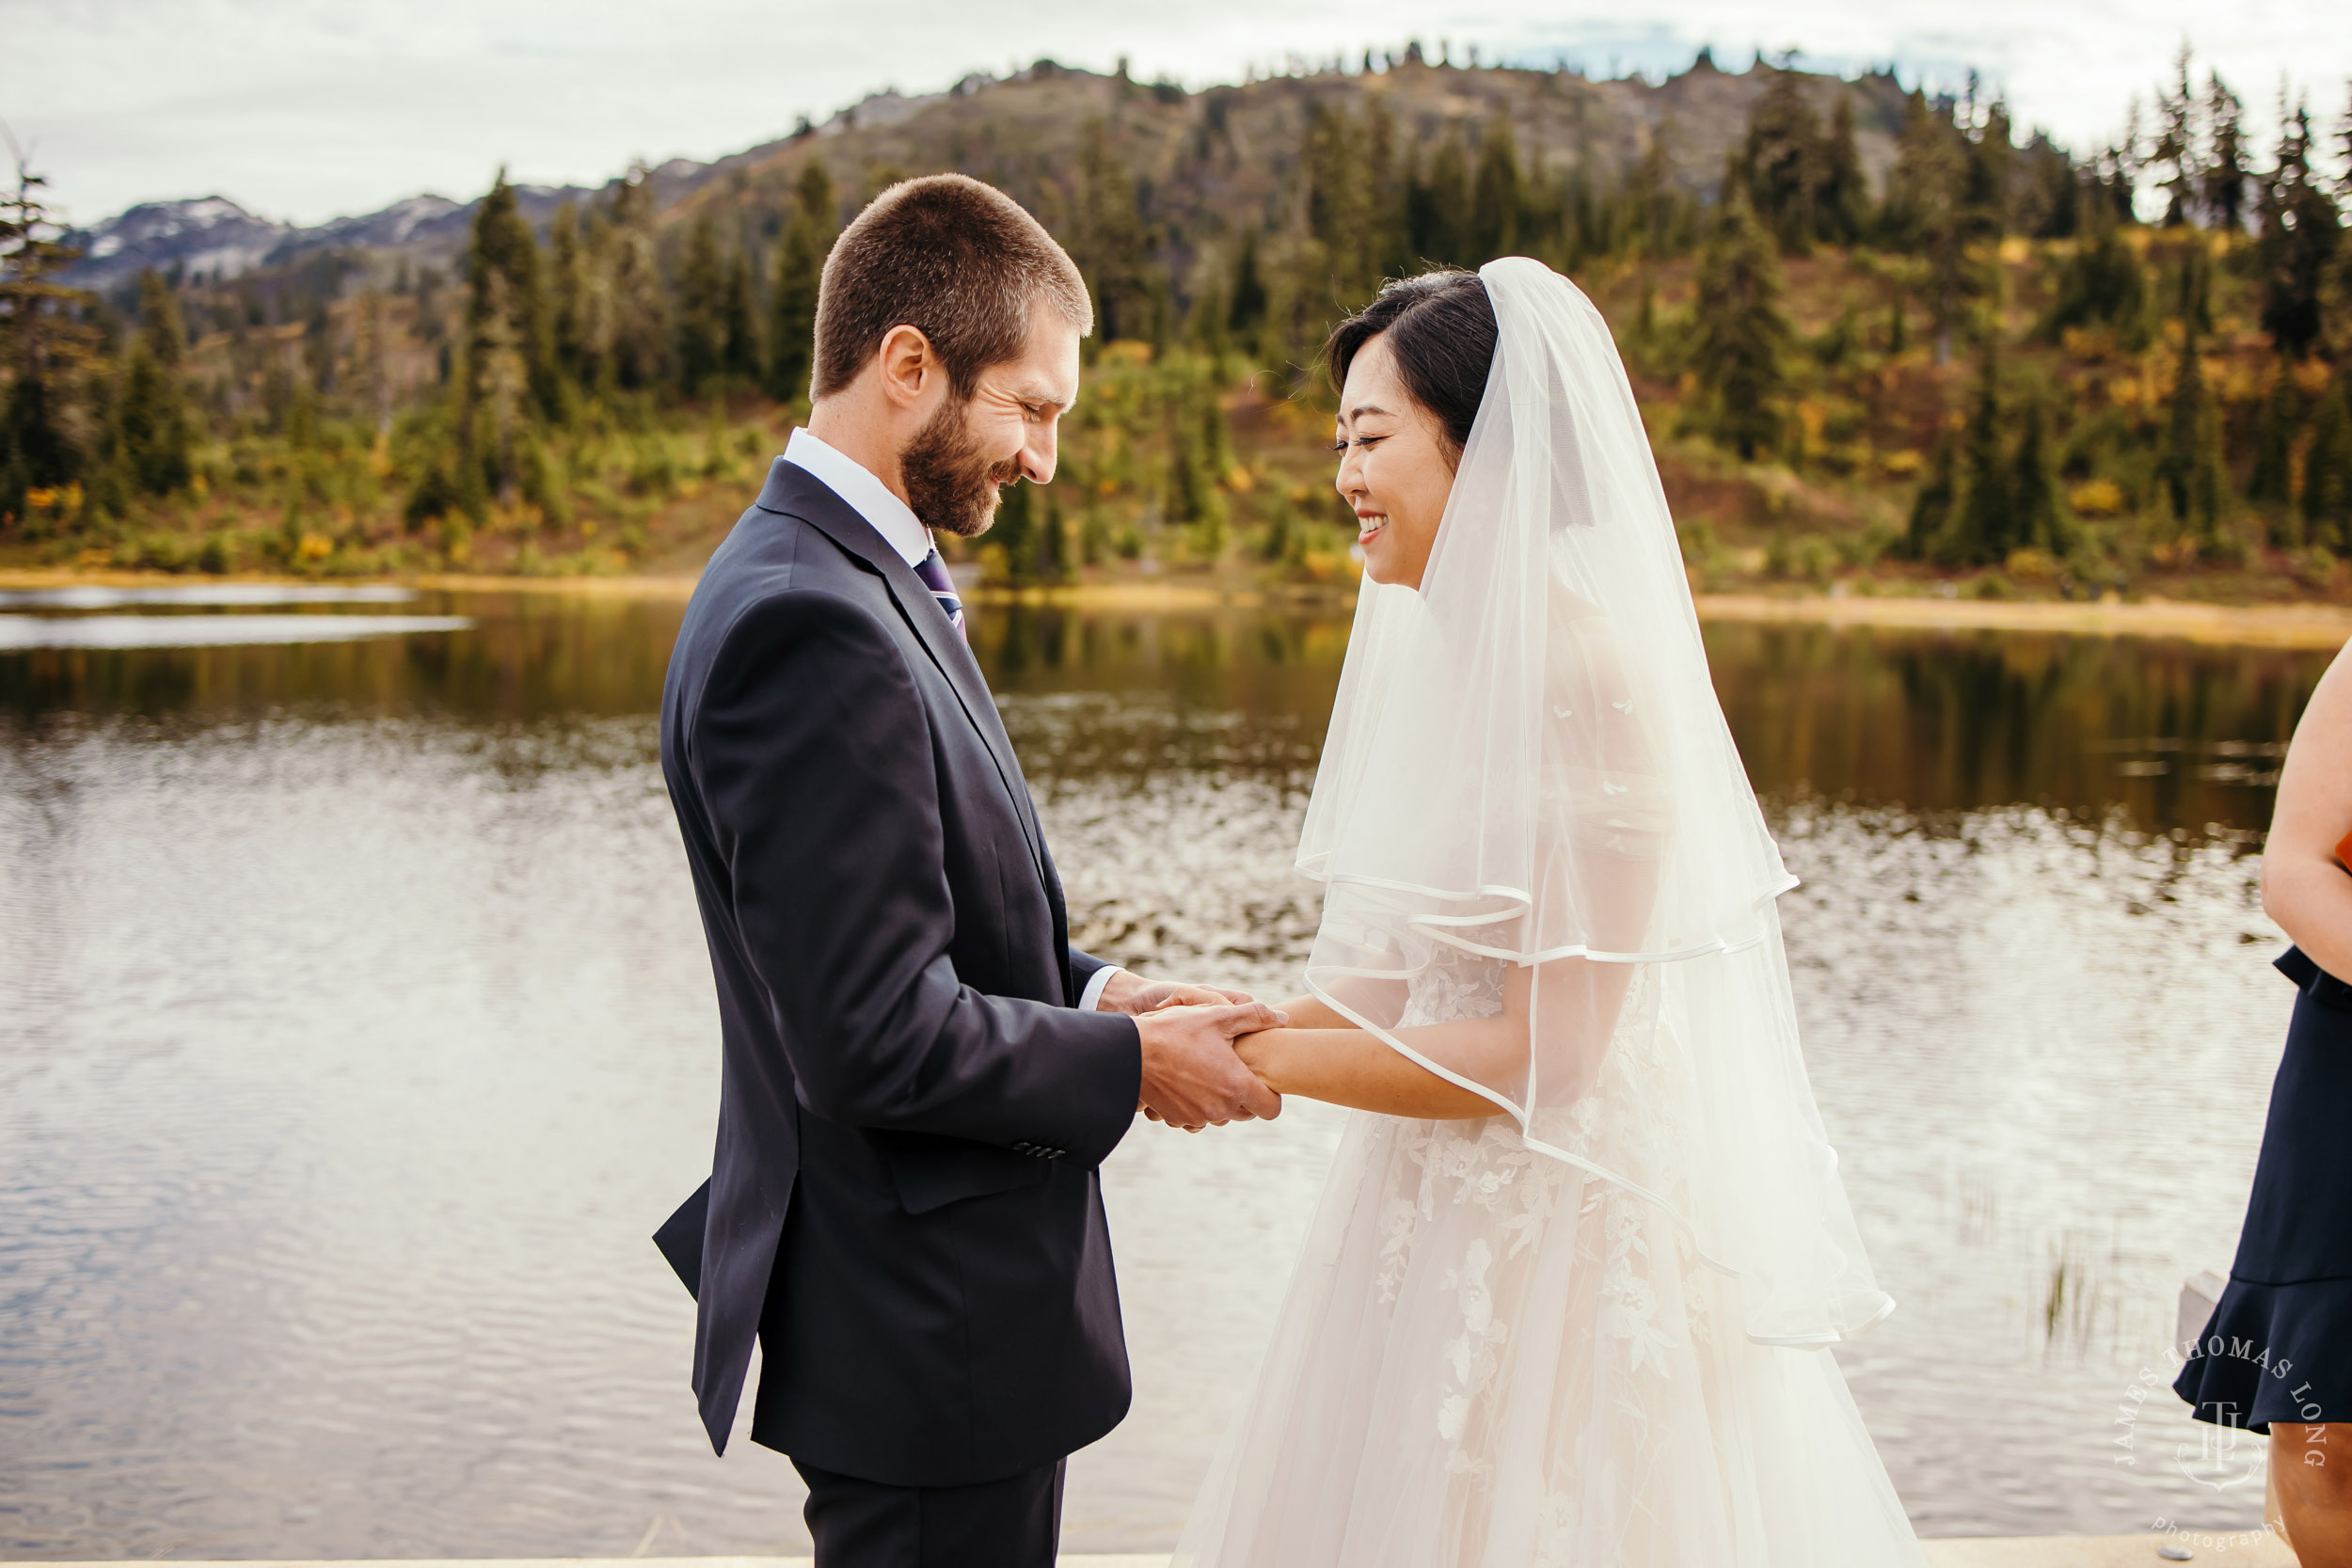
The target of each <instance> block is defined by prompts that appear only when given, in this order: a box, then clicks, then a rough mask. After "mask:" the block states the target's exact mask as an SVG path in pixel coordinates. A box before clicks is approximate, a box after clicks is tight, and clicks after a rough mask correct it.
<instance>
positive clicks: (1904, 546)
mask: <svg viewBox="0 0 2352 1568" xmlns="http://www.w3.org/2000/svg"><path fill="white" fill-rule="evenodd" d="M1958 467H1959V452H1958V451H1957V450H1956V449H1955V448H1954V446H1953V443H1952V437H1951V433H1950V432H1949V431H1946V432H1944V433H1943V434H1942V435H1940V436H1937V437H1936V442H1935V452H1934V455H1933V456H1931V458H1929V460H1928V476H1927V478H1925V479H1924V480H1921V481H1920V482H1919V493H1918V494H1917V495H1915V496H1914V497H1913V498H1912V500H1911V521H1910V525H1909V526H1908V527H1907V528H1906V529H1905V530H1904V531H1903V537H1902V540H1901V542H1900V544H1899V546H1897V550H1896V553H1897V554H1899V555H1900V556H1902V557H1903V558H1904V559H1905V560H1907V561H1925V560H1927V559H1928V557H1929V556H1930V554H1931V553H1932V552H1933V551H1934V550H1935V549H1936V548H1937V546H1939V544H1940V543H1941V542H1942V540H1943V538H1944V535H1945V533H1946V531H1947V530H1948V529H1949V528H1950V527H1951V523H1952V500H1953V498H1954V494H1955V492H1956V491H1957V490H1958V489H1959V481H1958V473H1957V469H1958Z"/></svg>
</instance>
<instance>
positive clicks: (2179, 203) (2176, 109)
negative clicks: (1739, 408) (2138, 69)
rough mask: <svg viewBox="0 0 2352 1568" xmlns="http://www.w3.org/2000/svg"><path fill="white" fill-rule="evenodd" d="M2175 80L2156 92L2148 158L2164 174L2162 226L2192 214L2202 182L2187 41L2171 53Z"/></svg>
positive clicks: (2177, 223)
mask: <svg viewBox="0 0 2352 1568" xmlns="http://www.w3.org/2000/svg"><path fill="white" fill-rule="evenodd" d="M2172 64H2173V71H2174V73H2175V75H2176V76H2177V77H2178V80H2177V81H2176V82H2175V83H2174V84H2173V85H2172V86H2171V87H2166V88H2162V89H2160V90H2159V91H2158V92H2157V94H2156V141H2155V146H2154V147H2153V148H2152V149H2151V150H2149V154H2148V161H2149V163H2151V164H2152V165H2153V166H2155V168H2156V170H2157V172H2158V173H2160V174H2161V175H2162V176H2163V178H2162V179H2160V180H2158V181H2157V182H2156V188H2157V189H2158V190H2160V191H2162V192H2164V193H2165V200H2164V226H2165V227H2166V228H2168V229H2172V228H2178V227H2179V226H2180V225H2182V224H2185V223H2186V222H2188V221H2189V219H2190V217H2191V216H2192V215H2193V214H2195V212H2196V207H2197V198H2198V196H2199V194H2200V186H2201V183H2202V182H2201V178H2200V171H2199V169H2198V166H2197V92H2196V89H2195V88H2194V87H2190V86H2189V80H2188V45H2187V44H2185V43H2184V44H2182V45H2181V50H2180V53H2179V54H2178V55H2175V56H2173V62H2172Z"/></svg>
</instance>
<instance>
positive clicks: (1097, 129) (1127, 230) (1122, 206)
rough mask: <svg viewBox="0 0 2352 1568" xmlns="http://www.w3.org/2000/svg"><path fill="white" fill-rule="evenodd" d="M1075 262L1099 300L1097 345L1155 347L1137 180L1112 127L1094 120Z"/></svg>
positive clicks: (1081, 185)
mask: <svg viewBox="0 0 2352 1568" xmlns="http://www.w3.org/2000/svg"><path fill="white" fill-rule="evenodd" d="M1073 238H1074V239H1075V240H1076V241H1077V244H1076V245H1073V246H1072V251H1073V257H1072V259H1073V261H1076V262H1077V263H1078V269H1079V271H1080V272H1082V273H1084V274H1085V276H1086V280H1087V287H1088V289H1089V292H1090V293H1093V295H1094V311H1095V317H1096V328H1097V334H1096V341H1098V342H1104V343H1108V342H1113V341H1118V340H1120V339H1122V338H1125V339H1133V340H1135V341H1139V342H1150V341H1152V338H1153V337H1154V335H1155V334H1156V332H1157V330H1158V323H1157V322H1156V321H1155V320H1154V319H1153V318H1154V312H1153V310H1152V270H1153V269H1152V261H1151V247H1150V243H1149V240H1148V238H1147V236H1146V235H1145V233H1144V225H1143V211H1142V204H1141V203H1140V202H1139V201H1138V200H1137V199H1136V182H1135V177H1134V175H1132V174H1131V173H1129V172H1128V168H1127V164H1126V160H1125V159H1123V158H1121V157H1120V155H1119V150H1118V148H1117V147H1115V146H1114V145H1113V144H1112V141H1111V133H1110V127H1109V125H1108V124H1106V123H1105V122H1104V121H1103V120H1101V119H1095V120H1090V121H1089V122H1088V125H1087V129H1086V145H1085V149H1084V150H1083V152H1082V153H1081V155H1080V158H1079V167H1078V223H1077V232H1076V233H1075V235H1074V236H1073Z"/></svg>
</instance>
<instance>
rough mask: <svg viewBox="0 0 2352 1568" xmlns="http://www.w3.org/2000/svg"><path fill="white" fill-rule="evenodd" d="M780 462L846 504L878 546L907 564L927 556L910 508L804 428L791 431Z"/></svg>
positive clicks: (926, 536) (923, 532)
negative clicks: (802, 472) (812, 478)
mask: <svg viewBox="0 0 2352 1568" xmlns="http://www.w3.org/2000/svg"><path fill="white" fill-rule="evenodd" d="M784 460H785V461H786V462H787V463H789V464H791V465H792V466H793V467H797V468H801V469H803V470H805V471H806V472H808V473H809V474H811V475H813V476H815V478H816V479H817V480H818V482H819V483H822V484H823V485H824V486H825V487H826V488H827V489H829V490H831V491H832V492H833V493H834V495H836V496H839V497H840V498H841V499H843V500H845V501H847V502H849V503H850V510H851V511H853V512H855V513H856V514H857V515H859V516H861V517H863V518H865V519H866V522H867V524H869V525H870V526H871V527H872V528H873V530H874V531H875V532H876V533H879V534H881V535H882V543H884V544H886V545H888V546H890V547H891V548H892V549H894V550H896V551H898V554H899V556H900V557H901V558H902V559H904V560H905V562H906V563H907V564H908V565H910V566H919V565H921V564H922V563H923V559H924V557H926V556H928V555H930V553H931V533H930V530H929V529H927V528H925V527H924V526H923V522H922V519H921V518H919V517H917V516H916V515H914V509H913V508H911V507H909V506H908V505H907V503H906V502H904V501H902V500H900V499H898V497H897V496H894V495H892V494H891V493H890V486H889V485H887V484H884V483H882V481H881V480H879V479H876V478H875V477H874V476H873V474H872V473H871V472H870V471H868V470H867V469H866V467H865V465H863V464H861V463H860V462H858V461H857V459H855V458H853V457H848V456H844V455H843V454H842V453H841V452H839V451H835V450H834V449H833V448H832V447H829V446H827V445H826V444H825V443H824V442H823V441H821V440H819V439H818V437H817V436H814V435H812V434H811V433H810V432H809V430H808V428H807V427H806V426H801V427H799V428H796V429H795V430H794V431H793V432H792V439H791V440H790V441H788V442H787V443H786V444H785V448H784Z"/></svg>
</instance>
